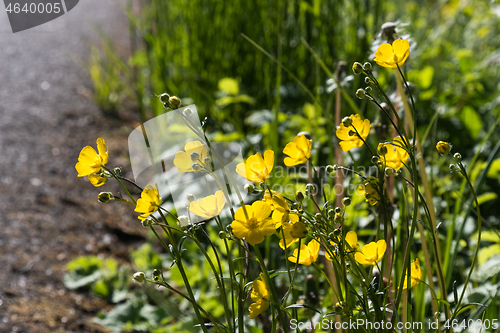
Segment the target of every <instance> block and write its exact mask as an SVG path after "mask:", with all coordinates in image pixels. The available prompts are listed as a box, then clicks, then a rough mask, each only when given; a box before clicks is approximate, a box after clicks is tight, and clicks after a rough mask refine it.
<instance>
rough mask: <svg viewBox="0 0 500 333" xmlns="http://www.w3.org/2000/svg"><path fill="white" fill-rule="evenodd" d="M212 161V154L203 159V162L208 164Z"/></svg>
mask: <svg viewBox="0 0 500 333" xmlns="http://www.w3.org/2000/svg"><path fill="white" fill-rule="evenodd" d="M211 161H212V159H211V158H210V156H207V157H205V158H204V159H203V163H205V164H206V165H208V164H210V162H211Z"/></svg>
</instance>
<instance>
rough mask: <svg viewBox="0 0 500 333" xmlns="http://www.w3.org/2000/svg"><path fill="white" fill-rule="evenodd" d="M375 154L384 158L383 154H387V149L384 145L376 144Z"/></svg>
mask: <svg viewBox="0 0 500 333" xmlns="http://www.w3.org/2000/svg"><path fill="white" fill-rule="evenodd" d="M377 153H378V154H379V155H380V156H384V155H385V154H387V147H386V146H385V143H379V144H378V147H377Z"/></svg>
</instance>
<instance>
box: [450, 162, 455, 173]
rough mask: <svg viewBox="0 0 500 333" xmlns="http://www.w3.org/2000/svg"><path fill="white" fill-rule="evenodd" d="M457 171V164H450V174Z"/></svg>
mask: <svg viewBox="0 0 500 333" xmlns="http://www.w3.org/2000/svg"><path fill="white" fill-rule="evenodd" d="M455 171H457V166H456V165H455V164H450V172H455Z"/></svg>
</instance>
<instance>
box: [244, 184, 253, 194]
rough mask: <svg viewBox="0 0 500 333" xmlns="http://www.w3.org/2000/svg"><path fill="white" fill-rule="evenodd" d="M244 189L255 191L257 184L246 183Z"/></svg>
mask: <svg viewBox="0 0 500 333" xmlns="http://www.w3.org/2000/svg"><path fill="white" fill-rule="evenodd" d="M243 189H244V190H245V191H247V192H248V193H253V192H254V191H255V186H253V184H245V186H243Z"/></svg>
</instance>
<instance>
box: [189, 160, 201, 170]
mask: <svg viewBox="0 0 500 333" xmlns="http://www.w3.org/2000/svg"><path fill="white" fill-rule="evenodd" d="M191 169H193V170H194V171H201V169H202V168H201V165H199V164H198V163H196V162H195V163H193V164H191Z"/></svg>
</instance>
